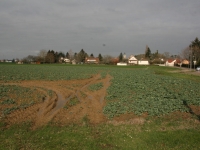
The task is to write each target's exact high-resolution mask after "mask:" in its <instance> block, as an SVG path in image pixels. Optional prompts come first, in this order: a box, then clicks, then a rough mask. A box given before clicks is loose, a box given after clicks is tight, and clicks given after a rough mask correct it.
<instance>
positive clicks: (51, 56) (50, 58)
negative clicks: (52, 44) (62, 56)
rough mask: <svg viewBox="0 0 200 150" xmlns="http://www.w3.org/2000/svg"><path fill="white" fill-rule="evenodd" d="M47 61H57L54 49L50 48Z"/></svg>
mask: <svg viewBox="0 0 200 150" xmlns="http://www.w3.org/2000/svg"><path fill="white" fill-rule="evenodd" d="M45 60H46V62H47V63H55V54H54V51H53V50H51V51H50V50H49V51H48V53H47V56H46V58H45Z"/></svg>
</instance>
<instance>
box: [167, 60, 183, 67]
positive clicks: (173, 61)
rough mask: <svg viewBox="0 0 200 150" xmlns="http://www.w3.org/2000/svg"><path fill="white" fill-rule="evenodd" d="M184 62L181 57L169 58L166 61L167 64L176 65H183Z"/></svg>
mask: <svg viewBox="0 0 200 150" xmlns="http://www.w3.org/2000/svg"><path fill="white" fill-rule="evenodd" d="M181 64H182V62H181V60H180V59H168V60H167V61H166V62H165V66H175V65H181Z"/></svg>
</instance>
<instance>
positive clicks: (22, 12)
mask: <svg viewBox="0 0 200 150" xmlns="http://www.w3.org/2000/svg"><path fill="white" fill-rule="evenodd" d="M199 6H200V1H199V0H191V1H187V0H177V1H174V0H168V1H166V0H151V1H149V0H143V1H139V0H135V1H132V0H124V1H121V0H109V1H108V0H99V1H92V0H85V1H78V0H68V1H65V0H57V1H55V0H42V1H39V0H35V1H23V0H19V1H15V0H9V1H7V0H2V1H1V2H0V19H1V22H0V59H3V57H6V58H10V57H15V56H13V54H11V51H12V52H15V54H16V57H19V58H22V57H25V56H26V55H28V54H32V55H33V54H35V53H36V52H37V51H38V50H40V49H54V50H56V51H63V52H67V51H69V50H70V49H72V50H73V51H74V52H79V51H80V49H82V48H83V49H84V50H85V51H86V52H88V53H89V54H90V53H94V54H96V55H97V54H98V53H102V54H103V55H105V54H112V55H114V56H117V55H119V52H125V53H127V55H128V54H139V53H143V52H144V50H145V46H146V44H148V45H149V47H150V48H151V50H152V51H155V50H157V49H158V50H159V52H164V51H169V52H171V53H176V54H177V53H178V52H179V51H181V49H182V48H184V47H185V46H187V45H189V44H190V41H192V40H194V38H195V37H198V36H199V33H200V28H199V24H200V21H199V19H197V18H198V16H200V11H199ZM103 44H105V45H106V46H102V45H103Z"/></svg>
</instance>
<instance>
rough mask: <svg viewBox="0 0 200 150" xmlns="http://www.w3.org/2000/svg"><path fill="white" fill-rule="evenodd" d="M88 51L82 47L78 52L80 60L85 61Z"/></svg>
mask: <svg viewBox="0 0 200 150" xmlns="http://www.w3.org/2000/svg"><path fill="white" fill-rule="evenodd" d="M87 56H88V55H87V53H86V52H85V51H84V50H83V49H82V50H81V51H80V52H79V53H78V62H82V63H84V62H85V58H86V57H87Z"/></svg>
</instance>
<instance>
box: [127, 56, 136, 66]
mask: <svg viewBox="0 0 200 150" xmlns="http://www.w3.org/2000/svg"><path fill="white" fill-rule="evenodd" d="M128 63H129V64H130V65H137V64H138V60H137V59H136V58H135V56H134V55H131V56H130V57H129V59H128Z"/></svg>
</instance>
